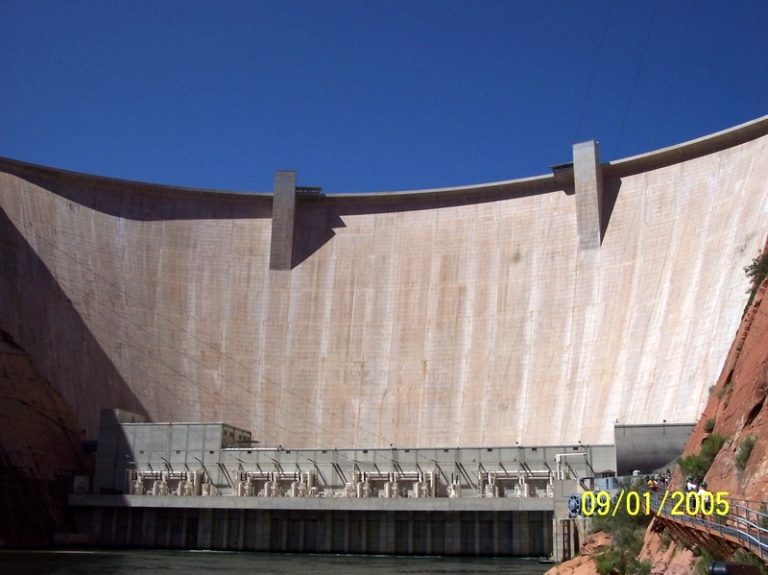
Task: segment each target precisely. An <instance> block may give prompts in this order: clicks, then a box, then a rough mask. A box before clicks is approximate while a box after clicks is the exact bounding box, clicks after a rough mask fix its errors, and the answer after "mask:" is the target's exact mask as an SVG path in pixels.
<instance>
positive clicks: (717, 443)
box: [677, 433, 728, 480]
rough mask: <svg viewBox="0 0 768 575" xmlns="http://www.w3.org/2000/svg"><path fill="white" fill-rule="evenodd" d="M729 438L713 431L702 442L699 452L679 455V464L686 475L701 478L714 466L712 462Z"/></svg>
mask: <svg viewBox="0 0 768 575" xmlns="http://www.w3.org/2000/svg"><path fill="white" fill-rule="evenodd" d="M727 439H728V438H727V437H723V436H722V435H718V434H717V433H713V434H712V435H710V436H709V437H707V438H706V439H705V440H704V441H702V442H701V450H700V451H699V453H692V454H691V455H688V456H687V457H678V458H677V464H678V465H679V466H680V469H682V470H683V472H684V473H685V474H686V475H693V476H694V477H695V478H696V479H697V480H701V479H703V478H704V476H705V475H706V474H707V471H709V468H710V467H712V462H713V461H714V460H715V457H717V454H718V453H719V452H720V449H721V448H722V447H723V444H724V443H725V442H726V440H727Z"/></svg>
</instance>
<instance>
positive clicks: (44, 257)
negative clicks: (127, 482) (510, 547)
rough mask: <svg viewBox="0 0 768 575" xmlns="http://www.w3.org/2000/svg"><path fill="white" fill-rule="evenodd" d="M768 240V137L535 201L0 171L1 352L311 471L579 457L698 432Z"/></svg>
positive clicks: (531, 192) (568, 177)
mask: <svg viewBox="0 0 768 575" xmlns="http://www.w3.org/2000/svg"><path fill="white" fill-rule="evenodd" d="M767 229H768V117H764V118H761V119H758V120H756V121H753V122H750V123H747V124H744V125H741V126H737V127H735V128H732V129H730V130H726V131H724V132H720V133H717V134H714V135H711V136H707V137H704V138H701V139H699V140H695V141H693V142H688V143H685V144H681V145H679V146H675V147H672V148H668V149H664V150H659V151H656V152H651V153H648V154H644V155H642V156H637V157H635V158H628V159H625V160H621V161H616V162H610V163H601V162H600V159H599V152H598V147H597V145H596V144H595V143H594V142H585V143H580V144H576V145H575V146H574V148H573V163H571V164H566V165H560V166H556V167H555V168H553V172H552V174H549V175H544V176H540V177H535V178H528V179H523V180H511V181H507V182H496V183H491V184H484V185H477V186H470V187H463V188H453V189H441V190H421V191H413V192H399V193H381V194H349V195H334V194H323V193H322V192H320V191H319V190H316V189H306V188H301V187H298V186H297V185H296V174H294V173H292V172H278V173H277V175H276V178H275V190H274V193H272V194H255V193H254V194H251V193H231V192H216V191H210V190H195V189H182V188H173V187H168V186H159V185H151V184H143V183H135V182H126V181H120V180H113V179H108V178H103V177H97V176H89V175H83V174H75V173H70V172H65V171H62V170H58V169H54V168H47V167H41V166H34V165H30V164H25V163H22V162H19V161H15V160H10V159H2V160H0V302H2V305H0V329H2V330H4V331H5V332H7V333H9V334H10V335H11V336H12V337H13V339H14V340H15V341H16V342H18V343H19V345H21V346H22V347H23V348H24V349H25V350H27V351H28V352H29V353H30V355H31V356H32V358H33V359H34V361H35V364H36V365H37V367H38V369H39V371H40V372H41V373H42V374H43V375H44V376H45V377H46V378H47V379H49V380H50V381H51V383H52V384H53V385H54V386H55V388H56V389H57V390H58V391H59V392H60V393H61V395H62V396H63V398H64V399H65V400H66V401H67V402H68V403H69V405H70V406H71V408H72V411H73V412H74V413H75V414H76V415H77V416H78V417H79V419H80V421H81V425H82V427H83V429H84V431H85V436H86V437H89V438H93V437H95V434H96V431H97V429H98V417H99V412H100V409H102V408H107V407H109V408H112V407H116V408H122V409H126V410H129V411H133V412H137V413H141V414H143V415H145V416H147V417H148V418H149V419H150V420H154V421H227V422H231V423H232V424H233V425H235V426H238V427H241V428H244V429H249V430H251V431H252V432H253V437H254V438H255V439H257V440H259V441H260V442H261V444H262V445H272V446H277V445H278V444H282V445H283V446H286V447H290V446H301V447H306V448H312V447H317V448H334V447H339V448H358V447H359V448H363V447H365V448H368V447H370V448H389V447H393V446H394V447H409V448H420V447H436V446H440V447H443V446H445V447H453V446H494V445H497V446H498V445H509V446H514V445H523V444H524V445H571V444H575V443H577V442H582V443H583V444H585V445H586V444H590V445H600V444H611V443H613V426H614V424H615V423H616V422H619V423H620V424H626V425H633V424H656V423H658V424H660V423H662V422H668V423H689V422H692V421H695V420H696V419H697V417H698V415H699V413H700V410H701V407H702V405H703V402H704V400H705V398H706V395H707V389H708V387H709V386H710V385H711V384H712V383H713V382H714V381H715V380H716V379H717V376H718V374H719V371H720V369H721V367H722V363H723V360H724V358H725V354H726V352H727V350H728V347H729V345H730V342H731V340H732V338H733V335H734V333H735V331H736V328H737V325H738V323H739V319H740V316H741V312H742V310H743V307H744V304H745V302H746V298H747V295H746V293H745V290H746V288H747V283H748V282H747V280H746V278H745V276H744V273H743V267H744V266H745V265H747V264H748V263H749V262H750V261H751V260H752V259H753V258H754V257H755V256H756V255H757V254H758V253H759V252H760V250H761V249H762V248H763V246H764V245H765V240H766V230H767Z"/></svg>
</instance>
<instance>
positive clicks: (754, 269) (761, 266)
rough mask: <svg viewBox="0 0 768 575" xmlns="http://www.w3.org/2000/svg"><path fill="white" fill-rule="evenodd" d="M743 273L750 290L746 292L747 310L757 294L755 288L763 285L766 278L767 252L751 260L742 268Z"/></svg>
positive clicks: (767, 269)
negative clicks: (747, 298) (747, 279)
mask: <svg viewBox="0 0 768 575" xmlns="http://www.w3.org/2000/svg"><path fill="white" fill-rule="evenodd" d="M744 273H745V274H747V277H748V278H749V281H750V284H751V286H750V288H749V289H748V290H747V293H748V294H749V301H748V302H747V308H746V309H749V305H750V304H751V303H752V300H753V299H754V297H755V294H756V293H757V288H759V287H760V284H761V283H763V280H764V279H765V276H768V250H766V251H765V252H763V253H762V254H760V255H759V256H757V257H756V258H755V259H753V260H752V263H751V264H749V265H748V266H746V267H745V268H744ZM745 311H746V310H745Z"/></svg>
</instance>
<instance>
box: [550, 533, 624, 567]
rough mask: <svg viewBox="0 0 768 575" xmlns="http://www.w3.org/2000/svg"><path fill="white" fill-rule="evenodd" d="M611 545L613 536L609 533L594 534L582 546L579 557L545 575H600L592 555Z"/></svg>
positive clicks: (564, 562)
mask: <svg viewBox="0 0 768 575" xmlns="http://www.w3.org/2000/svg"><path fill="white" fill-rule="evenodd" d="M611 544H612V540H611V536H610V535H608V534H607V533H602V532H597V533H593V534H591V535H590V536H589V537H587V540H586V541H585V542H584V543H583V544H582V546H581V549H579V555H577V556H576V557H574V558H573V559H571V560H569V561H563V562H562V563H560V564H559V565H557V566H556V567H553V568H552V569H550V570H549V571H547V572H546V573H545V575H598V571H597V566H596V565H595V562H594V561H593V560H592V555H594V554H595V553H597V552H599V551H600V550H601V549H604V548H605V547H609V546H610V545H611Z"/></svg>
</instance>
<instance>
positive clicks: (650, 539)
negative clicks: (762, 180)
mask: <svg viewBox="0 0 768 575" xmlns="http://www.w3.org/2000/svg"><path fill="white" fill-rule="evenodd" d="M767 397H768V278H767V279H766V280H765V281H763V283H762V285H761V286H760V287H759V289H758V290H757V293H756V294H755V298H754V300H753V302H752V304H751V305H750V307H749V308H748V309H747V310H746V313H745V314H744V317H743V319H742V321H741V325H740V326H739V329H738V331H737V332H736V337H735V339H734V342H733V345H732V346H731V349H730V351H729V353H728V357H727V359H726V361H725V365H724V366H723V370H722V373H721V374H720V377H719V378H718V380H717V383H716V385H715V386H714V387H713V388H712V391H711V394H710V396H709V400H708V402H707V405H706V407H705V409H704V412H703V413H702V415H701V418H700V420H699V422H698V424H697V425H696V427H695V429H694V431H693V433H692V435H691V437H690V439H689V440H688V443H687V445H686V447H685V449H684V451H683V455H686V456H687V455H690V454H694V453H698V452H699V450H700V449H701V444H702V442H703V441H704V439H705V438H706V437H707V436H708V435H710V433H717V434H719V435H722V436H725V437H727V438H728V439H727V441H726V442H725V444H724V445H723V448H722V449H721V450H720V452H719V453H718V455H717V457H716V458H715V460H714V462H713V464H712V466H711V467H710V469H709V471H708V473H707V474H706V476H705V479H706V481H707V487H708V489H709V490H711V491H725V492H727V493H728V494H729V496H730V497H732V498H736V499H747V500H753V501H754V500H757V501H761V500H762V501H765V500H766V499H768V401H767V400H766V398H767ZM747 437H752V438H754V439H755V443H754V447H753V449H752V452H751V455H750V457H749V459H748V460H747V461H746V465H745V466H744V468H743V469H739V468H738V467H737V466H736V457H737V455H738V453H739V450H740V448H741V445H742V443H743V442H744V440H745V439H746V438H747ZM682 475H683V474H682V473H681V472H680V471H679V469H678V470H677V471H676V472H675V474H674V476H673V486H674V485H681V484H682V483H683V481H684V479H685V478H684V477H683V476H682ZM641 558H643V559H648V560H650V561H651V562H652V563H653V569H652V571H651V572H652V573H654V574H659V575H661V574H663V573H669V574H674V573H679V574H687V573H691V572H692V571H691V570H692V567H693V564H694V562H695V557H694V556H693V555H692V553H691V552H690V551H689V550H686V549H681V548H680V547H679V546H678V545H676V544H675V543H674V542H672V543H671V545H670V546H669V547H664V546H663V545H662V544H661V543H660V539H659V535H658V534H656V533H654V532H653V531H652V529H651V528H649V530H648V531H647V533H646V537H645V545H644V547H643V551H642V555H641Z"/></svg>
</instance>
